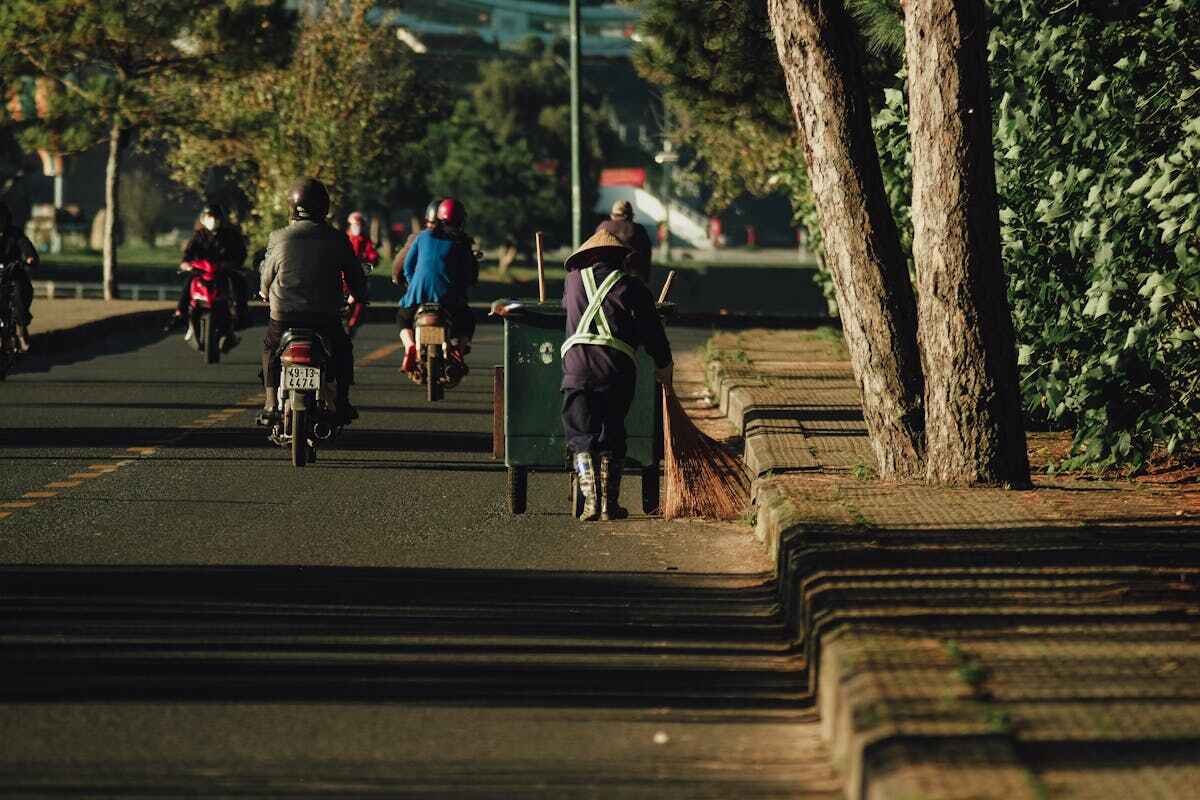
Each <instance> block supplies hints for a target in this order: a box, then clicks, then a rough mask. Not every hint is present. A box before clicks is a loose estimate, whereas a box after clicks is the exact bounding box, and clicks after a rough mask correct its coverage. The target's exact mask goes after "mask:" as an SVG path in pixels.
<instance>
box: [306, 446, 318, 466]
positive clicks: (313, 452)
mask: <svg viewBox="0 0 1200 800" xmlns="http://www.w3.org/2000/svg"><path fill="white" fill-rule="evenodd" d="M316 462H317V448H315V447H313V446H312V445H311V444H310V445H309V446H308V463H310V464H315V463H316Z"/></svg>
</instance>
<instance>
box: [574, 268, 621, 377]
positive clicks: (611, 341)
mask: <svg viewBox="0 0 1200 800" xmlns="http://www.w3.org/2000/svg"><path fill="white" fill-rule="evenodd" d="M593 270H594V267H588V268H587V269H585V270H583V271H582V273H581V275H580V277H582V278H583V289H584V291H585V292H587V298H588V307H587V308H586V309H585V310H584V312H583V316H582V317H580V318H579V325H578V326H576V328H575V333H574V335H572V336H570V337H568V338H567V340H566V341H565V342H563V346H562V350H561V353H560V354H561V355H562V356H566V354H567V351H568V350H570V349H571V348H572V347H574V346H575V345H577V344H594V345H599V346H601V347H611V348H612V349H614V350H617V351H619V352H621V353H624V354H625V355H627V356H629V357H630V358H631V359H634V360H637V353H636V352H635V351H634V349H633V348H632V347H630V346H629V345H628V344H626V343H625V342H623V341H621V340H620V339H618V338H617V337H616V336H613V332H612V328H611V327H610V326H609V324H608V319H607V318H606V317H605V316H604V309H603V308H602V305H603V303H604V298H605V297H607V296H608V293H609V291H611V290H612V287H613V286H616V284H617V281H619V280H621V277H622V275H621V273H620V272H619V271H614V272H611V273H609V276H608V277H607V278H605V279H604V282H603V283H601V284H600V286H598V287H597V286H596V275H595V273H594V272H593ZM593 321H594V322H595V323H596V328H597V332H596V333H592V332H591V327H592V322H593Z"/></svg>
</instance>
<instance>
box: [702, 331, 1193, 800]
mask: <svg viewBox="0 0 1200 800" xmlns="http://www.w3.org/2000/svg"><path fill="white" fill-rule="evenodd" d="M708 357H709V370H708V378H709V386H710V388H711V390H712V392H713V394H714V395H715V396H716V398H718V399H719V406H720V409H721V411H723V412H725V413H726V414H728V416H729V418H730V420H731V421H732V422H733V423H734V424H735V425H736V426H737V427H739V428H740V429H741V431H742V433H743V434H744V438H745V446H746V460H747V463H748V464H749V465H750V466H751V468H752V470H753V472H754V473H755V475H756V480H755V484H754V492H755V497H756V500H757V503H756V509H757V514H758V518H757V524H756V531H757V533H758V534H759V535H760V536H761V537H762V538H764V540H765V541H766V542H767V544H768V545H769V546H771V547H772V548H773V549H774V550H775V552H776V553H777V555H778V557H779V563H780V565H781V578H782V579H783V580H785V581H788V582H790V584H791V588H792V589H793V591H792V592H791V595H792V602H793V603H794V606H795V607H794V609H792V612H791V613H793V614H794V615H795V617H796V619H797V626H798V637H799V639H800V641H801V646H802V647H803V648H804V649H805V650H806V652H807V655H808V656H809V663H810V664H814V665H815V669H814V670H813V671H812V674H811V675H810V686H811V687H812V688H813V690H814V692H815V693H816V694H817V698H818V706H819V708H820V711H821V716H822V725H823V730H824V732H825V736H826V738H827V740H828V741H829V743H830V747H831V749H832V750H833V752H834V755H835V759H836V760H837V762H838V764H839V766H840V768H841V770H842V774H843V777H844V779H845V781H846V788H847V794H848V796H850V797H872V798H901V797H921V798H929V799H930V800H933V798H966V797H971V798H1016V797H1064V798H1108V797H1112V798H1122V800H1125V798H1134V797H1138V798H1141V797H1155V798H1158V797H1161V798H1176V797H1178V798H1191V797H1194V796H1196V791H1195V787H1196V784H1197V782H1198V781H1200V756H1198V755H1197V754H1200V536H1198V534H1200V487H1197V486H1196V485H1195V484H1190V485H1183V486H1174V487H1167V486H1154V485H1146V484H1142V483H1135V482H1129V481H1099V480H1085V479H1081V478H1079V477H1050V476H1047V475H1045V474H1040V475H1038V476H1037V477H1036V478H1035V480H1034V488H1033V489H1032V490H1029V491H1005V490H1001V489H939V488H932V487H928V486H925V485H922V484H915V483H892V482H884V481H880V480H878V479H876V478H875V477H874V475H873V470H872V469H871V466H870V465H871V463H872V458H871V452H870V449H869V444H868V441H867V437H866V431H865V428H864V425H863V421H862V417H861V411H860V407H859V403H858V391H857V387H856V386H855V384H854V381H853V377H852V374H851V372H850V369H849V365H848V363H847V362H846V359H845V355H844V351H843V350H842V348H841V345H840V342H839V341H838V340H837V339H836V337H834V336H830V335H826V334H825V333H815V332H799V331H747V332H743V333H737V334H734V333H722V334H718V335H716V336H715V337H714V338H713V340H712V341H711V342H710V344H709V350H708ZM1031 442H1032V446H1031V450H1033V451H1035V455H1036V451H1038V450H1040V449H1041V439H1040V438H1039V437H1037V436H1034V437H1032V438H1031Z"/></svg>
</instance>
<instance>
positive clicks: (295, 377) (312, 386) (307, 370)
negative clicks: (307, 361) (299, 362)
mask: <svg viewBox="0 0 1200 800" xmlns="http://www.w3.org/2000/svg"><path fill="white" fill-rule="evenodd" d="M320 385H321V370H319V369H318V368H316V367H288V368H287V369H285V370H284V371H283V388H285V389H307V390H309V391H316V390H317V388H319V387H320Z"/></svg>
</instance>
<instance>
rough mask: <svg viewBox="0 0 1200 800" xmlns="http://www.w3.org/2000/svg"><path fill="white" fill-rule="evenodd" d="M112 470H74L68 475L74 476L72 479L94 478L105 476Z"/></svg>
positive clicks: (69, 476)
mask: <svg viewBox="0 0 1200 800" xmlns="http://www.w3.org/2000/svg"><path fill="white" fill-rule="evenodd" d="M112 471H113V470H106V471H104V472H73V473H71V474H70V475H68V476H67V477H68V478H72V479H74V478H82V479H83V480H91V479H92V478H103V477H104V476H105V475H107V474H108V473H109V472H112Z"/></svg>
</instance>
